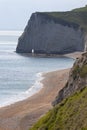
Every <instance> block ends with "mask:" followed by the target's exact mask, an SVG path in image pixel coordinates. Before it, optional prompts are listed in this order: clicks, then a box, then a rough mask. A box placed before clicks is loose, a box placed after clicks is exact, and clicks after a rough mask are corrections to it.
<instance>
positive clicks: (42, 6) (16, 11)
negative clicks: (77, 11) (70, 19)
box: [0, 0, 87, 30]
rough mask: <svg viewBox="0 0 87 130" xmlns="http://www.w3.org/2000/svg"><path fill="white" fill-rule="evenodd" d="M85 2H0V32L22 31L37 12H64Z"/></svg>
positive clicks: (30, 0) (52, 0)
mask: <svg viewBox="0 0 87 130" xmlns="http://www.w3.org/2000/svg"><path fill="white" fill-rule="evenodd" d="M86 4H87V0H0V30H3V29H4V30H8V29H16V30H17V29H18V30H23V29H24V27H25V25H26V24H27V22H28V20H29V18H30V15H31V14H32V13H33V12H37V11H39V12H40V11H41V12H43V11H46V12H47V11H66V10H72V9H74V8H78V7H83V6H85V5H86Z"/></svg>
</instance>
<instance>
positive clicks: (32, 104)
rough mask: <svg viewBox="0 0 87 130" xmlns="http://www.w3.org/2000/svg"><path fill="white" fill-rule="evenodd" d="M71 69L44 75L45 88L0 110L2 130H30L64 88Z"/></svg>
mask: <svg viewBox="0 0 87 130" xmlns="http://www.w3.org/2000/svg"><path fill="white" fill-rule="evenodd" d="M69 71H70V69H66V70H60V71H54V72H49V73H46V74H44V77H45V78H44V80H43V81H42V83H43V88H42V89H41V90H40V91H39V92H38V93H36V94H35V95H33V96H32V97H30V98H28V99H26V100H24V101H20V102H17V103H15V104H13V105H10V106H7V107H4V108H0V130H28V129H29V128H30V127H31V126H32V124H33V123H35V122H36V121H37V120H38V119H39V118H40V117H41V116H42V115H43V114H45V113H46V112H47V111H48V110H49V109H51V108H52V106H51V103H52V101H53V100H54V99H55V96H56V95H57V94H58V92H59V91H60V89H62V88H63V87H64V85H65V84H66V82H67V79H68V76H69Z"/></svg>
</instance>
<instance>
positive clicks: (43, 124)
mask: <svg viewBox="0 0 87 130" xmlns="http://www.w3.org/2000/svg"><path fill="white" fill-rule="evenodd" d="M29 130H87V87H85V88H84V89H82V90H81V91H78V92H77V93H75V94H74V95H73V96H70V97H69V98H67V99H65V100H64V101H63V102H61V103H60V104H59V105H57V106H56V107H54V108H53V109H52V110H50V111H49V112H48V113H47V114H46V115H45V116H43V117H42V118H41V119H40V120H39V121H38V122H37V123H36V124H35V125H34V126H33V127H32V128H31V129H29Z"/></svg>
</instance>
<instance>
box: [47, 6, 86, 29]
mask: <svg viewBox="0 0 87 130" xmlns="http://www.w3.org/2000/svg"><path fill="white" fill-rule="evenodd" d="M46 14H48V15H50V16H53V17H56V18H61V19H63V20H65V21H67V22H73V23H76V24H79V25H80V28H82V29H84V30H85V31H87V6H85V7H83V8H79V9H74V10H72V11H67V12H46Z"/></svg>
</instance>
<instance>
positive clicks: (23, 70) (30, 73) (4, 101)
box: [0, 31, 74, 107]
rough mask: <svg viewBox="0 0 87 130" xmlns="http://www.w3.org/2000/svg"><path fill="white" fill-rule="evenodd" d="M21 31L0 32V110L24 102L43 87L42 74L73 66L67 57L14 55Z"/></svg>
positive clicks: (71, 60) (72, 61)
mask: <svg viewBox="0 0 87 130" xmlns="http://www.w3.org/2000/svg"><path fill="white" fill-rule="evenodd" d="M21 34H22V31H0V107H4V106H7V105H10V104H13V103H15V102H18V101H21V100H24V99H26V98H28V97H30V96H32V95H33V94H35V93H37V92H38V91H40V89H41V88H42V87H43V85H42V84H41V82H40V81H41V80H42V79H43V77H42V74H43V73H46V72H50V71H55V70H61V69H66V68H70V67H72V65H73V63H74V60H73V59H71V58H66V57H58V58H51V57H50V58H44V57H29V56H23V55H20V54H17V53H16V52H15V50H16V46H17V44H18V38H19V36H20V35H21Z"/></svg>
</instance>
